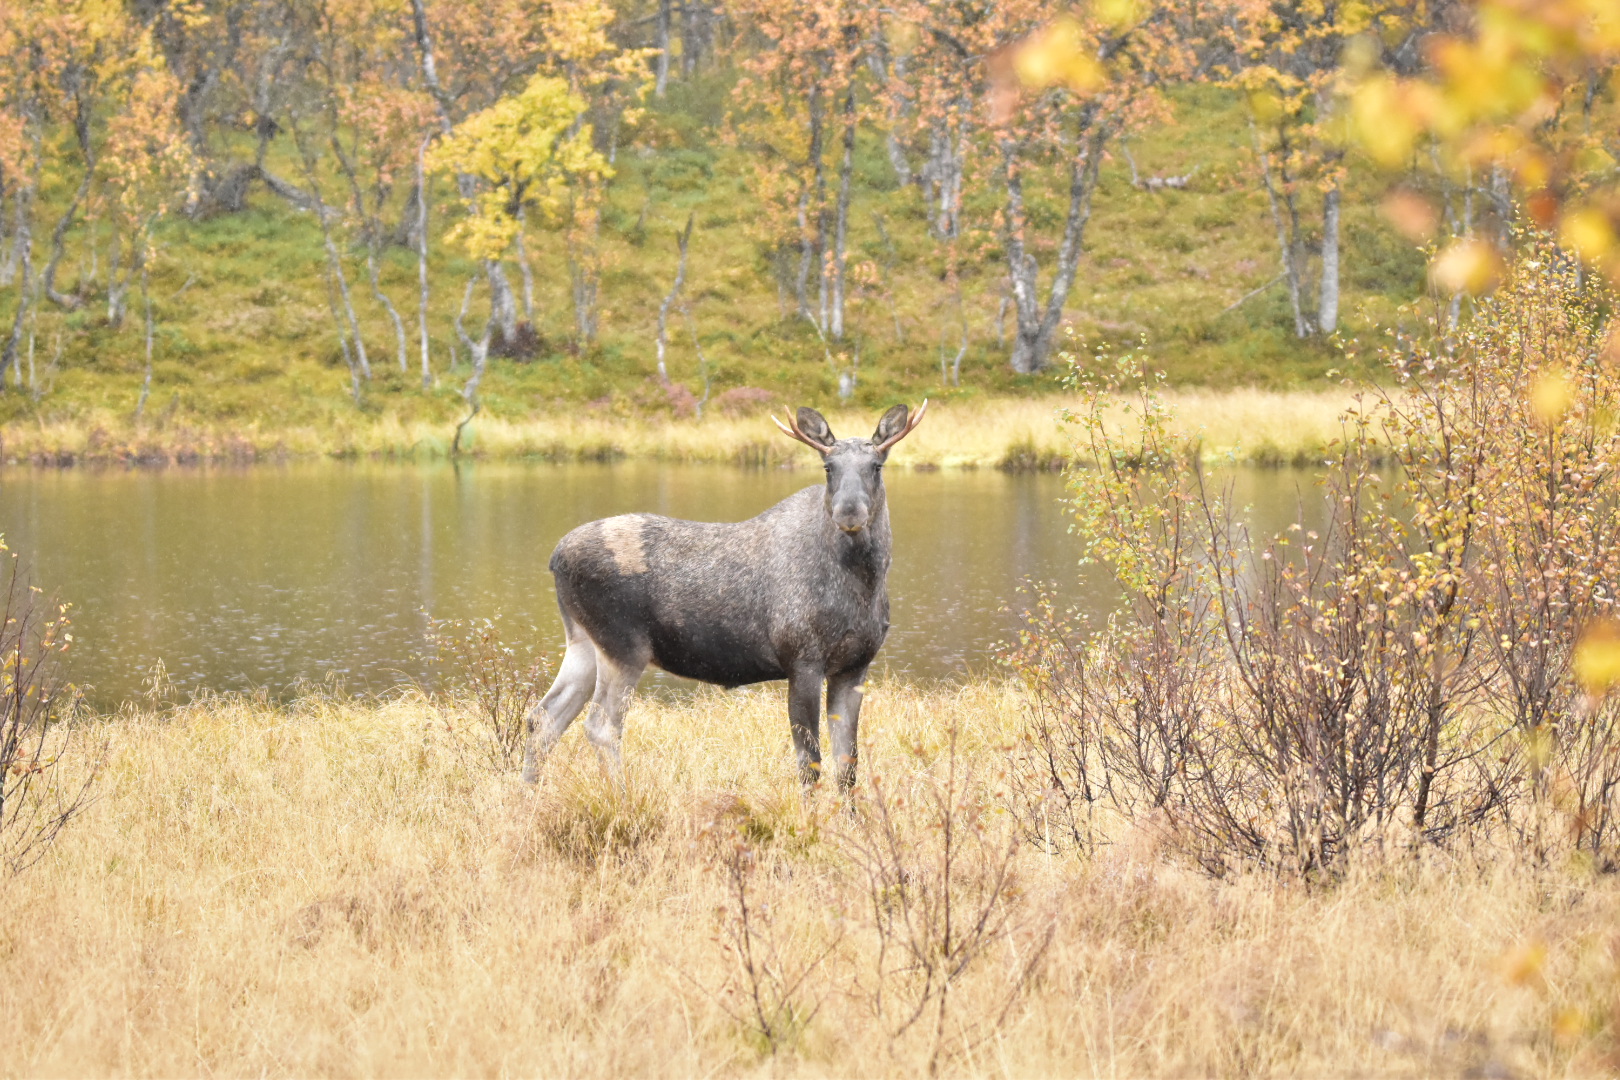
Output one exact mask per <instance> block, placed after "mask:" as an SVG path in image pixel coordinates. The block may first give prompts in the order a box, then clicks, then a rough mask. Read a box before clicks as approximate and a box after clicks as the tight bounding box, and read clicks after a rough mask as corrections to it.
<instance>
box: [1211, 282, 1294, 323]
mask: <svg viewBox="0 0 1620 1080" xmlns="http://www.w3.org/2000/svg"><path fill="white" fill-rule="evenodd" d="M1282 279H1283V275H1281V274H1278V275H1277V276H1276V277H1274V278H1272V279H1271V280H1270V281H1268V282H1266V283H1265V284H1264V285H1261V286H1260V287H1258V288H1255V289H1251V290H1249V291H1248V292H1246V293H1244V294H1243V295H1242V296H1240V297H1238V298H1237V299H1236V300H1234V301H1232V302H1231V303H1230V304H1227V305H1226V306H1225V307H1223V308H1221V310H1220V313H1219V314H1220V315H1225V314H1226V313H1227V312H1228V311H1232V310H1235V309H1236V308H1239V307H1242V306H1243V305H1244V304H1245V303H1247V302H1248V301H1250V300H1253V299H1254V298H1255V297H1257V296H1259V295H1260V294H1261V293H1263V292H1265V291H1266V290H1267V289H1269V288H1271V287H1272V286H1273V285H1275V284H1277V282H1279V281H1281V280H1282ZM1217 317H1218V316H1217Z"/></svg>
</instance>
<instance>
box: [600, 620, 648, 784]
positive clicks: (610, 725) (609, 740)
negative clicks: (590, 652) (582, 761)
mask: <svg viewBox="0 0 1620 1080" xmlns="http://www.w3.org/2000/svg"><path fill="white" fill-rule="evenodd" d="M646 669H647V663H646V661H644V660H643V661H641V662H640V663H637V662H635V661H634V660H629V661H625V660H615V659H613V658H612V657H610V656H608V655H607V654H606V653H604V652H602V651H600V650H598V651H597V654H596V694H595V696H594V697H592V698H591V707H590V710H589V711H588V712H587V713H586V714H585V736H586V738H588V739H590V740H591V745H592V746H594V747H596V754H597V757H599V758H600V759H601V761H602V765H603V767H604V768H606V769H607V770H608V772H609V773H611V774H612V775H613V777H614V779H616V780H618V781H620V782H621V783H623V780H624V761H623V758H622V757H621V755H620V752H619V743H620V742H621V741H622V740H623V738H624V714H625V712H626V711H627V710H628V709H629V708H630V698H631V697H632V696H633V695H634V694H635V692H636V681H637V680H638V679H640V678H641V673H642V672H643V671H645V670H646Z"/></svg>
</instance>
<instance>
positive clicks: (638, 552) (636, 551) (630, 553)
mask: <svg viewBox="0 0 1620 1080" xmlns="http://www.w3.org/2000/svg"><path fill="white" fill-rule="evenodd" d="M641 529H642V524H641V519H640V518H637V517H634V516H632V515H629V514H626V515H624V516H622V517H612V518H608V519H607V520H606V521H604V522H602V542H603V543H604V544H606V545H607V549H608V554H610V555H612V556H613V565H614V566H616V567H618V568H619V573H621V574H645V573H646V572H647V551H646V549H645V548H644V547H643V546H642V543H641Z"/></svg>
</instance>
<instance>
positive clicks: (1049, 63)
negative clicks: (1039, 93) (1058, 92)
mask: <svg viewBox="0 0 1620 1080" xmlns="http://www.w3.org/2000/svg"><path fill="white" fill-rule="evenodd" d="M1013 70H1014V71H1016V72H1017V74H1018V81H1019V82H1021V83H1023V84H1024V85H1025V86H1027V87H1030V88H1032V89H1039V90H1045V89H1048V88H1050V87H1054V86H1066V87H1068V88H1069V89H1070V90H1073V91H1074V92H1075V93H1077V94H1088V93H1091V92H1093V91H1095V90H1098V89H1100V88H1101V87H1102V85H1103V84H1104V83H1105V82H1106V81H1107V76H1106V75H1105V74H1104V72H1103V69H1102V65H1101V64H1099V63H1098V62H1097V61H1096V60H1095V59H1094V58H1093V57H1092V56H1091V49H1090V47H1089V43H1088V42H1087V39H1086V34H1085V31H1084V29H1083V28H1082V27H1081V26H1080V24H1079V22H1077V21H1076V20H1074V19H1073V18H1070V17H1068V16H1064V17H1061V18H1057V19H1053V20H1052V21H1051V22H1050V23H1048V24H1047V25H1046V26H1045V27H1043V28H1042V29H1040V30H1038V31H1036V32H1035V33H1034V34H1032V35H1031V36H1030V37H1029V38H1028V39H1027V40H1026V41H1025V42H1024V43H1023V44H1022V45H1021V46H1019V47H1018V49H1017V51H1016V52H1015V53H1014V54H1013Z"/></svg>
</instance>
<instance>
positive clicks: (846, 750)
mask: <svg viewBox="0 0 1620 1080" xmlns="http://www.w3.org/2000/svg"><path fill="white" fill-rule="evenodd" d="M927 410H928V402H927V401H926V400H925V401H924V402H923V403H922V405H921V407H919V408H918V409H917V411H916V413H914V414H910V415H909V416H908V411H907V409H906V406H904V405H896V406H894V407H893V408H891V409H889V410H888V411H887V412H886V413H884V414H883V417H882V419H880V420H879V421H878V425H877V431H876V432H875V433H874V434H873V435H872V437H871V438H870V439H862V438H852V439H839V438H836V437H834V435H833V433H832V429H831V428H830V427H829V426H828V425H827V421H826V419H825V418H824V417H823V416H822V415H821V414H820V413H819V412H817V411H816V410H814V409H810V408H801V409H800V410H799V411H798V414H797V416H795V417H792V418H790V422H789V423H788V424H784V423H782V421H780V420H777V419H776V418H775V417H774V416H773V417H771V420H772V422H773V423H775V424H776V426H777V427H779V428H781V429H782V431H783V432H784V433H785V434H786V435H788V436H789V437H790V438H793V439H797V440H798V441H799V442H802V443H804V444H805V445H806V446H808V447H810V448H811V449H812V450H814V451H815V452H816V453H818V454H820V455H821V460H822V466H823V468H824V469H825V471H826V474H827V482H826V484H825V485H820V484H818V485H814V486H811V487H807V488H805V489H804V490H802V491H799V492H797V493H796V494H793V495H790V496H788V497H787V498H786V499H783V500H782V501H781V502H779V503H777V504H776V505H775V506H773V507H771V508H770V509H769V510H766V511H765V512H764V513H762V514H760V515H759V516H758V517H754V518H750V519H749V520H747V521H740V522H735V523H723V524H711V523H706V522H697V521H681V520H678V519H675V518H667V517H661V516H659V515H656V514H623V515H620V516H618V517H610V518H603V519H602V520H600V521H593V522H590V523H588V524H585V525H581V526H579V527H578V528H576V529H574V530H573V531H572V532H570V533H568V535H567V536H564V537H563V538H562V540H561V541H559V542H558V544H557V549H556V550H555V551H554V552H552V555H551V573H552V576H553V577H554V578H555V580H556V584H557V604H558V606H559V607H560V608H561V609H562V620H563V629H564V632H565V634H566V637H567V650H566V652H564V654H563V660H562V664H561V666H560V668H559V669H558V672H557V678H556V680H555V681H554V682H553V683H552V684H551V688H550V689H549V690H548V691H547V692H546V696H545V697H544V698H542V699H541V701H540V704H539V705H538V706H536V707H535V709H534V710H533V711H532V712H531V713H530V714H529V717H528V728H527V741H526V745H525V748H524V758H523V778H524V780H525V781H527V782H528V783H531V784H532V783H534V782H535V781H536V779H537V778H538V770H539V758H540V757H542V756H544V755H545V754H547V753H549V752H550V750H551V749H552V747H554V746H555V745H556V743H557V740H558V739H560V738H562V735H563V733H564V732H565V731H567V730H568V725H569V724H570V723H572V722H573V720H574V717H576V716H578V715H579V713H580V712H581V711H582V710H584V711H585V714H586V715H585V733H586V736H587V737H588V738H589V739H590V741H591V743H592V745H594V746H595V747H596V749H597V753H598V754H599V755H600V756H601V757H602V759H603V761H604V763H605V764H607V765H608V766H609V767H610V768H611V769H612V771H613V772H614V773H615V774H616V775H618V774H620V770H621V768H622V765H621V760H620V755H619V742H620V738H621V736H622V735H623V732H624V714H625V710H626V709H627V708H628V707H629V704H630V697H631V695H632V694H633V693H634V691H635V687H636V681H637V680H638V679H639V678H640V677H641V673H642V672H643V671H645V670H646V667H647V665H648V664H656V665H657V666H658V667H660V668H663V669H664V670H665V671H667V672H669V673H671V674H673V675H680V676H684V677H685V678H688V679H697V680H700V681H702V682H708V683H717V684H719V685H720V686H724V687H727V688H731V687H737V686H743V685H746V684H749V683H757V682H765V681H767V680H770V679H786V680H787V681H788V723H789V726H790V728H791V730H792V733H793V746H794V750H795V752H796V754H797V756H798V763H799V780H800V782H801V783H803V784H804V785H805V786H806V787H807V788H808V787H811V786H813V785H815V784H816V783H817V782H818V781H820V779H821V702H820V696H821V686H822V683H823V681H825V682H826V686H827V722H828V726H829V728H830V729H831V735H832V753H833V761H834V763H835V765H836V775H837V780H838V786H839V788H840V790H848V789H849V788H850V787H851V786H853V785H854V783H855V765H856V758H857V751H856V731H857V727H858V725H859V722H860V713H861V694H862V690H863V686H864V683H865V680H866V669H867V668H868V666H870V665H871V663H872V658H873V657H874V656H876V655H877V651H878V647H879V646H881V645H882V644H883V639H884V636H885V635H886V634H887V633H888V631H889V594H888V584H887V580H888V574H889V549H890V543H891V537H890V532H889V512H888V505H887V502H886V499H885V495H884V490H883V463H884V461H885V460H886V459H887V458H888V456H889V451H890V449H892V448H893V446H894V444H895V443H897V442H899V441H900V440H901V439H903V438H905V437H906V436H907V435H909V434H910V433H911V432H912V431H913V430H914V429H915V428H916V427H917V425H918V424H919V423H921V422H922V418H923V413H925V412H926V411H927Z"/></svg>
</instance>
